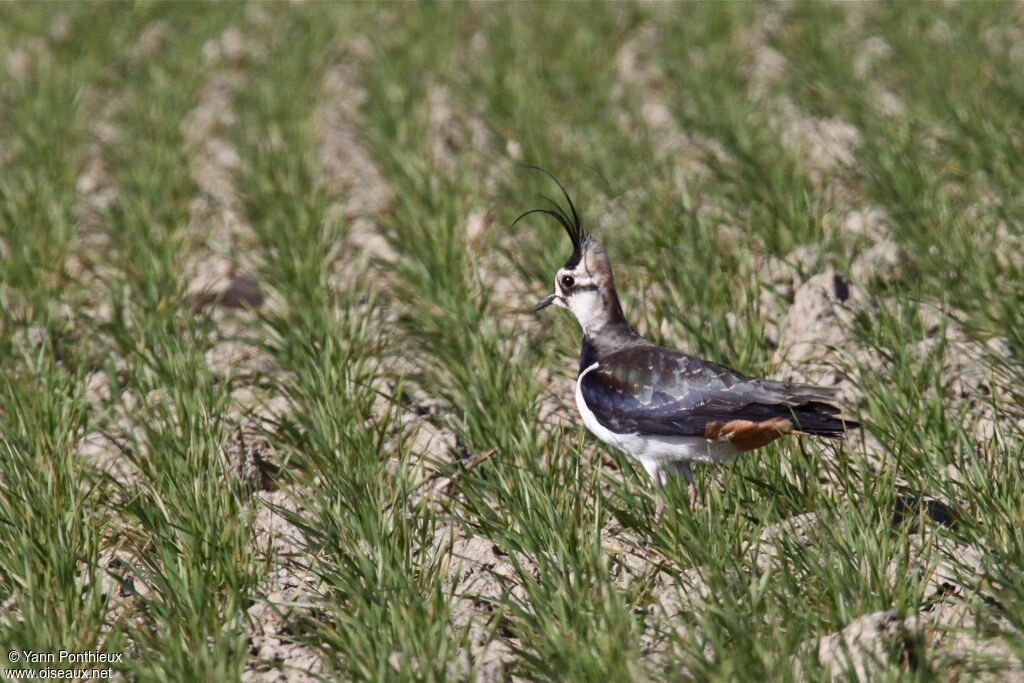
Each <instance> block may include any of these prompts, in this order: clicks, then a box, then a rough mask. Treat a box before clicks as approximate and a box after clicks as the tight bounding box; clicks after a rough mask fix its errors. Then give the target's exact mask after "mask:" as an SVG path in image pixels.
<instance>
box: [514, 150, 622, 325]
mask: <svg viewBox="0 0 1024 683" xmlns="http://www.w3.org/2000/svg"><path fill="white" fill-rule="evenodd" d="M531 168H536V169H537V170H540V171H543V172H544V173H547V175H548V176H549V177H551V179H552V180H554V181H555V183H557V184H558V187H559V189H561V191H562V195H563V196H564V197H565V201H566V202H567V203H568V209H569V210H568V211H566V210H565V209H563V208H562V207H561V206H560V205H559V204H558V203H557V202H554V201H551V200H550V199H547V198H545V199H546V201H547V202H548V203H549V204H550V205H551V207H552V208H550V209H549V208H541V209H532V210H530V211H527V212H526V213H524V214H522V215H521V216H520V217H519V218H517V219H516V221H517V222H518V221H519V220H520V219H522V218H524V217H526V216H529V215H530V214H535V213H541V214H545V215H547V216H550V217H551V218H554V219H555V220H556V221H558V223H560V224H561V226H562V227H563V228H564V229H565V232H566V234H567V235H568V236H569V240H570V241H571V242H572V256H570V257H569V260H567V261H566V262H565V265H563V266H562V267H561V268H559V269H558V272H557V273H555V290H554V291H553V292H552V293H551V294H548V295H547V296H546V297H544V298H543V299H541V300H540V302H539V303H538V304H537V305H536V306H535V307H534V309H533V310H535V311H540V310H543V309H545V308H547V307H548V306H551V305H555V306H561V307H562V308H568V309H569V310H570V311H572V312H573V314H574V315H575V316H576V320H578V321H579V323H580V326H581V327H582V328H583V331H584V333H586V334H588V335H591V334H595V333H597V332H598V331H599V330H601V329H602V328H603V327H605V326H606V325H608V324H610V323H620V322H624V319H623V315H622V307H621V306H620V305H619V299H618V296H617V295H616V293H615V281H614V278H613V276H612V264H611V262H610V261H609V260H608V255H607V254H606V253H605V251H604V248H603V247H602V246H601V245H600V244H599V243H598V241H597V240H596V239H594V237H593V236H592V235H590V234H589V233H588V232H586V231H584V229H583V223H582V221H581V220H580V217H579V214H578V213H577V212H576V206H575V205H574V204H573V202H572V199H571V198H570V197H569V193H568V192H566V190H565V188H564V187H563V186H562V184H561V183H560V182H558V179H557V178H555V177H554V176H553V175H551V174H550V173H548V172H547V171H545V170H544V169H542V168H539V167H536V166H533V167H531Z"/></svg>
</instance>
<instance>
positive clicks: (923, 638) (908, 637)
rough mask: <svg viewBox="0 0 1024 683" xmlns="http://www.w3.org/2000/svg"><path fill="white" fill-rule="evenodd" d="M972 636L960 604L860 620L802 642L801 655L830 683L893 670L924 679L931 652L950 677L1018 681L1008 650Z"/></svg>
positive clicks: (1015, 660)
mask: <svg viewBox="0 0 1024 683" xmlns="http://www.w3.org/2000/svg"><path fill="white" fill-rule="evenodd" d="M975 633H977V624H976V623H975V618H974V615H973V614H972V611H971V610H970V609H968V608H967V607H966V605H964V604H961V603H956V602H944V603H940V604H938V605H937V606H936V607H935V608H933V609H932V610H931V611H927V612H922V613H920V614H909V615H905V614H901V613H900V612H898V611H897V610H886V611H882V612H874V613H871V614H865V615H862V616H860V617H857V618H856V619H854V620H853V621H851V622H850V623H849V624H848V625H847V626H846V627H845V628H843V629H842V630H841V631H837V632H835V633H831V634H829V635H826V636H823V637H821V638H818V639H814V640H811V641H808V642H806V643H805V644H803V645H802V646H801V648H800V651H801V655H802V656H803V657H810V658H812V659H813V660H815V661H817V663H818V664H819V666H821V667H822V668H823V669H824V673H825V675H826V676H828V677H829V678H831V679H837V678H844V679H847V678H848V679H851V680H856V681H870V680H875V679H876V678H877V677H878V676H879V675H882V674H883V672H885V671H887V670H890V668H891V667H896V668H898V669H901V670H903V671H904V672H906V673H908V674H912V673H914V672H919V673H924V672H925V668H924V667H926V662H925V659H924V658H925V656H926V653H928V652H931V653H933V654H932V655H931V656H932V657H941V661H942V663H943V665H944V666H945V667H947V669H946V670H947V672H948V673H954V672H957V671H958V670H959V674H961V675H966V674H968V673H970V675H972V677H974V678H977V679H979V680H1007V681H1009V680H1020V679H1021V676H1022V675H1024V669H1022V667H1021V662H1020V658H1019V657H1017V656H1016V655H1015V654H1014V650H1013V648H1012V647H1011V645H1010V644H1008V643H1007V642H1006V641H1005V640H1003V639H1001V638H983V637H979V636H977V635H974V634H975ZM934 653H941V655H938V656H937V655H936V654H934ZM986 671H987V672H988V673H987V674H986ZM996 672H998V673H996ZM794 673H795V674H796V675H797V677H800V676H801V675H802V674H803V665H802V663H801V662H800V661H796V660H794Z"/></svg>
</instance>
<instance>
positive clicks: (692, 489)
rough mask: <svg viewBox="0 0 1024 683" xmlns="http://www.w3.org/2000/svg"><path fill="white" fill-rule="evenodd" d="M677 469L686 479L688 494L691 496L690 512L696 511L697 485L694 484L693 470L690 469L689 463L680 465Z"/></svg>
mask: <svg viewBox="0 0 1024 683" xmlns="http://www.w3.org/2000/svg"><path fill="white" fill-rule="evenodd" d="M676 467H677V469H678V470H679V474H681V475H683V478H684V479H686V483H687V487H686V492H687V493H689V494H690V510H696V509H697V485H696V484H694V483H693V468H692V467H690V463H688V462H682V463H679V464H678V465H677V466H676Z"/></svg>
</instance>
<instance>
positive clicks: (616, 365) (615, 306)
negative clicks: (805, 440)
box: [516, 167, 860, 518]
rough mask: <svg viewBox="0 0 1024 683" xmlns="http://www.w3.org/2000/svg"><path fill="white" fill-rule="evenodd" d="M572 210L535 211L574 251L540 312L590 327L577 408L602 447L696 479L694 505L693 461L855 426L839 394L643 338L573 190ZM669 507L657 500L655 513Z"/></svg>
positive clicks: (660, 479)
mask: <svg viewBox="0 0 1024 683" xmlns="http://www.w3.org/2000/svg"><path fill="white" fill-rule="evenodd" d="M532 168H536V169H537V170H540V171H543V172H544V173H546V174H547V175H548V176H550V177H551V179H552V180H554V181H555V183H556V184H558V187H559V189H561V191H562V195H563V196H564V197H565V200H566V202H567V203H568V210H565V209H564V208H563V207H561V206H560V205H559V204H557V203H556V202H553V201H551V200H550V199H547V201H548V202H549V204H551V208H541V209H533V210H531V211H527V212H526V213H524V214H522V215H521V216H520V217H519V218H517V219H516V222H518V221H519V220H521V219H522V218H524V217H526V216H529V215H531V214H536V213H540V214H545V215H547V216H549V217H552V218H554V219H555V220H556V221H558V222H559V223H560V224H561V225H562V227H563V228H565V231H566V233H567V234H568V235H569V239H570V240H571V241H572V248H573V252H572V256H570V257H569V260H568V261H566V262H565V265H563V266H562V267H561V268H559V270H558V273H557V274H556V275H555V290H554V291H553V292H552V293H551V294H548V295H547V296H546V297H544V298H543V299H542V300H541V301H540V303H538V304H537V305H536V307H535V308H534V310H535V311H540V310H542V309H544V308H547V307H548V306H551V305H552V304H554V305H555V306H561V307H562V308H567V309H569V310H570V311H572V312H573V314H574V315H575V316H576V320H577V321H579V324H580V326H581V327H582V328H583V349H582V351H581V352H580V364H579V374H578V376H577V379H576V406H577V407H578V408H579V411H580V414H581V415H582V416H583V423H584V424H585V425H586V426H587V429H589V430H590V431H591V432H593V433H594V434H595V435H596V436H597V437H598V438H599V439H601V440H602V441H604V442H605V443H609V444H611V445H612V446H615V447H616V448H619V449H621V450H623V451H625V452H626V453H628V454H630V455H632V456H633V457H635V458H637V459H638V460H639V461H640V462H641V464H643V466H644V469H645V470H647V473H648V474H649V475H650V477H651V479H653V480H654V482H655V484H656V485H657V486H658V487H662V486H664V485H665V484H666V482H667V478H668V475H669V473H675V474H677V475H681V476H682V477H683V478H685V479H686V481H687V482H688V484H689V495H690V507H691V508H694V507H695V506H696V504H697V488H696V486H695V485H694V483H693V469H692V465H693V464H694V463H723V462H732V461H733V460H735V459H736V457H737V456H738V455H739V454H740V453H744V452H746V451H750V450H754V449H755V448H760V447H762V446H764V445H766V444H768V443H771V442H772V441H775V440H776V439H778V438H779V437H781V436H783V435H785V434H809V435H813V436H820V437H825V438H829V439H841V438H842V437H843V434H844V432H845V431H846V430H848V429H852V428H855V427H859V426H860V425H859V424H858V423H857V422H854V421H852V420H846V419H843V418H841V417H838V415H839V413H840V410H839V409H838V408H837V407H836V406H835V405H834V402H835V400H836V390H835V389H830V388H827V387H816V386H810V385H806V384H794V383H790V382H777V381H773V380H768V379H755V378H753V377H748V376H747V375H744V374H743V373H741V372H737V371H736V370H732V369H730V368H727V367H725V366H724V365H719V364H718V363H713V362H711V361H707V360H704V359H702V358H697V357H695V356H689V355H687V354H685V353H680V352H678V351H672V350H671V349H666V348H663V347H660V346H657V345H655V344H652V343H651V342H649V341H647V340H646V339H644V338H643V337H642V336H640V334H639V333H637V331H636V330H634V329H633V327H632V326H631V325H630V324H629V323H628V322H627V321H626V317H625V315H624V314H623V312H622V306H621V305H620V304H619V297H618V295H617V294H616V292H615V281H614V278H613V277H612V266H611V263H610V262H609V260H608V255H607V254H606V253H605V250H604V249H603V248H602V247H601V245H600V244H598V242H597V240H595V239H594V237H593V236H592V235H590V234H589V233H587V232H586V231H584V229H583V224H582V222H581V221H580V217H579V214H578V213H577V212H576V207H575V206H574V205H573V202H572V199H571V198H570V197H569V193H568V192H566V190H565V188H564V187H563V186H562V184H561V183H560V182H558V179H557V178H555V177H554V176H553V175H551V174H550V173H548V172H547V171H545V170H544V169H542V168H538V167H532ZM662 509H663V503H662V501H661V496H658V518H660V515H661V511H662Z"/></svg>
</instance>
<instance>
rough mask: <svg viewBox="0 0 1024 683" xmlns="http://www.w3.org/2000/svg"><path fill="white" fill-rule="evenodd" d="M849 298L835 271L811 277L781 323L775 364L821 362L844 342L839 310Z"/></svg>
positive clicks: (841, 279)
mask: <svg viewBox="0 0 1024 683" xmlns="http://www.w3.org/2000/svg"><path fill="white" fill-rule="evenodd" d="M850 298H851V289H850V285H849V284H848V283H847V282H846V280H845V279H844V278H843V276H842V275H840V274H839V273H838V272H836V271H829V272H826V273H822V274H820V275H815V276H814V277H812V278H811V279H809V280H808V281H807V282H805V283H804V284H803V285H801V286H800V287H799V288H798V289H797V290H796V293H795V294H794V296H793V305H792V306H791V307H790V309H789V311H788V312H787V313H786V316H785V318H784V319H783V321H782V325H781V327H780V330H779V350H778V351H776V353H775V362H776V363H784V362H788V363H790V364H793V365H799V364H801V363H807V362H810V361H822V360H825V359H826V358H827V357H828V356H829V355H830V353H831V351H832V349H833V348H834V347H836V346H839V345H840V344H842V342H843V341H844V340H845V339H846V336H847V335H846V331H845V329H844V323H845V322H846V319H847V314H846V312H845V311H844V310H843V308H844V304H845V302H847V301H848V300H849V299H850Z"/></svg>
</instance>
